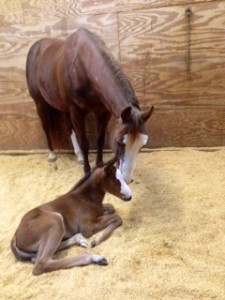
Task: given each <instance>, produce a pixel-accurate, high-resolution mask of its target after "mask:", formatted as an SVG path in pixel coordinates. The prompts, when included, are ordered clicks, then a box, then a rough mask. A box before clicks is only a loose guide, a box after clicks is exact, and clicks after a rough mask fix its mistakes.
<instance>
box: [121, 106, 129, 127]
mask: <svg viewBox="0 0 225 300" xmlns="http://www.w3.org/2000/svg"><path fill="white" fill-rule="evenodd" d="M130 116H131V106H128V107H127V108H125V109H124V110H123V111H122V113H121V118H122V120H123V123H127V122H128V121H129V120H130Z"/></svg>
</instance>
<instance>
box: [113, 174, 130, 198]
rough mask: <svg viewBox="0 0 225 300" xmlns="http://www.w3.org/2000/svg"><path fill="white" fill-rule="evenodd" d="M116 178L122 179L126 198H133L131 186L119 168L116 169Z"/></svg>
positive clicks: (123, 192)
mask: <svg viewBox="0 0 225 300" xmlns="http://www.w3.org/2000/svg"><path fill="white" fill-rule="evenodd" d="M116 178H117V179H118V180H119V181H120V184H121V190H120V192H121V194H122V195H124V199H125V200H126V199H131V197H132V192H131V189H130V188H129V186H128V185H127V184H126V182H125V181H124V179H123V176H122V174H121V172H120V170H119V169H117V170H116Z"/></svg>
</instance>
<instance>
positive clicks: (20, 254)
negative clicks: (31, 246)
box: [11, 235, 36, 260]
mask: <svg viewBox="0 0 225 300" xmlns="http://www.w3.org/2000/svg"><path fill="white" fill-rule="evenodd" d="M11 249H12V252H13V253H14V255H15V257H16V258H17V259H18V260H31V259H32V258H34V257H36V253H31V252H26V251H23V250H20V249H19V248H18V247H17V245H16V237H15V235H14V237H13V238H12V241H11Z"/></svg>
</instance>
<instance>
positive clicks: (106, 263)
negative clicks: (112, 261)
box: [96, 258, 108, 266]
mask: <svg viewBox="0 0 225 300" xmlns="http://www.w3.org/2000/svg"><path fill="white" fill-rule="evenodd" d="M96 264H97V265H99V266H107V265H108V262H107V260H106V259H105V258H102V259H101V260H99V261H98V262H96Z"/></svg>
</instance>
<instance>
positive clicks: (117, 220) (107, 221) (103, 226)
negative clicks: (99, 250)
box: [91, 214, 123, 248]
mask: <svg viewBox="0 0 225 300" xmlns="http://www.w3.org/2000/svg"><path fill="white" fill-rule="evenodd" d="M122 223H123V222H122V219H121V217H120V216H119V215H117V214H104V215H103V216H101V217H99V218H98V219H97V221H96V223H95V224H93V231H95V233H97V232H99V231H102V230H103V232H102V234H101V235H100V237H99V238H98V239H96V240H93V241H92V242H91V247H92V248H93V247H96V246H97V245H99V244H100V243H102V242H103V241H105V240H106V239H108V238H109V237H110V236H111V234H112V233H113V231H114V230H115V229H116V228H117V227H119V226H121V225H122Z"/></svg>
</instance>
